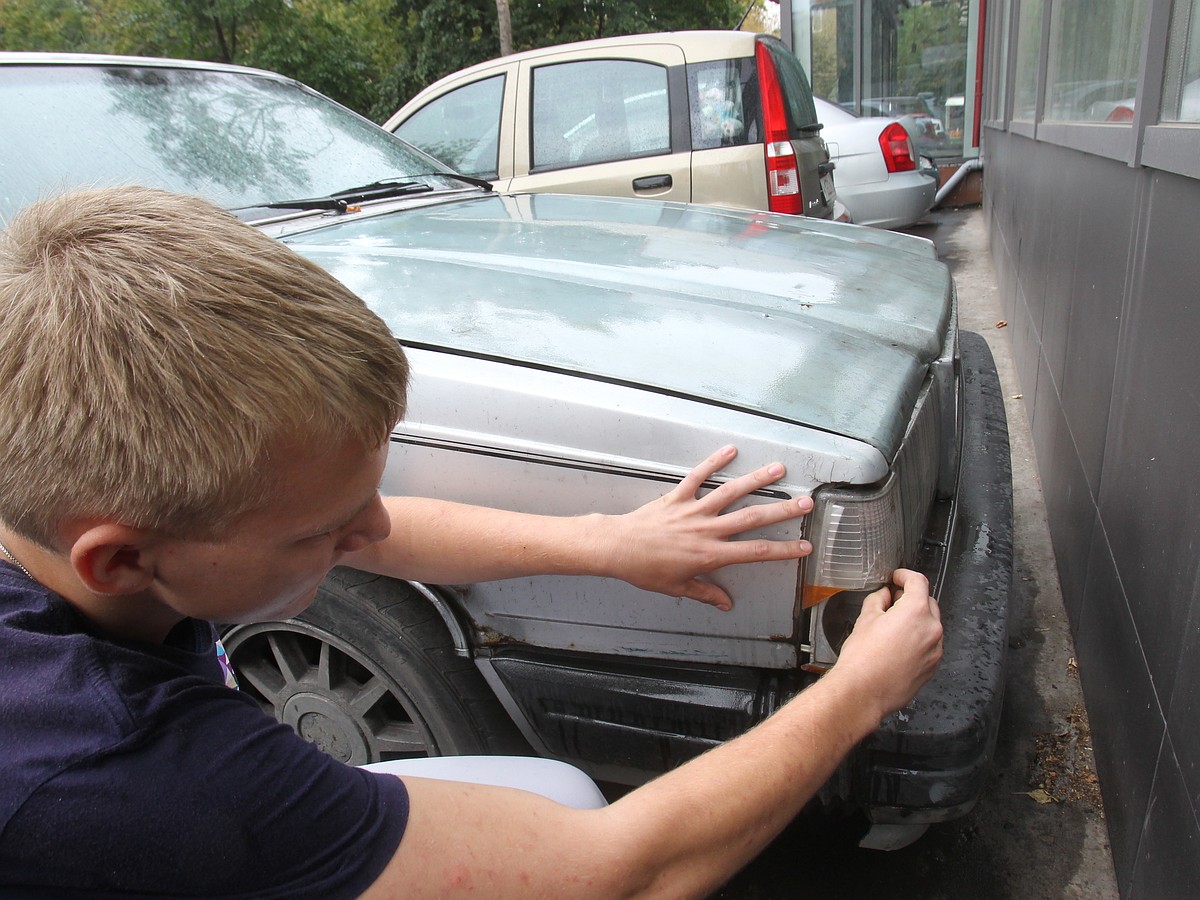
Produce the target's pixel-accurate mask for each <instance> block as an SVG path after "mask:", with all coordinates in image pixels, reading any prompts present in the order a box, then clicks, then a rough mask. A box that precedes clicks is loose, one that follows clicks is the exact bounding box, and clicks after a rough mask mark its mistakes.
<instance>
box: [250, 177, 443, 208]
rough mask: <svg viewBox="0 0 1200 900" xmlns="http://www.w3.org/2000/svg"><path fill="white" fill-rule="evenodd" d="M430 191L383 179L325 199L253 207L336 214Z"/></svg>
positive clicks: (419, 185)
mask: <svg viewBox="0 0 1200 900" xmlns="http://www.w3.org/2000/svg"><path fill="white" fill-rule="evenodd" d="M432 190H433V188H431V187H430V186H429V185H427V184H425V183H423V182H420V181H400V180H399V179H395V178H385V179H383V180H381V181H372V182H371V183H370V184H364V185H361V186H359V187H352V188H346V189H345V190H342V191H336V192H335V193H332V194H329V195H328V196H326V197H308V198H305V199H300V200H280V201H279V202H277V203H256V204H255V207H257V208H259V209H332V210H336V211H337V212H345V211H346V209H347V207H349V206H351V205H352V204H355V203H365V202H367V201H368V200H386V199H388V198H389V197H404V196H406V195H408V194H425V193H428V192H429V191H432Z"/></svg>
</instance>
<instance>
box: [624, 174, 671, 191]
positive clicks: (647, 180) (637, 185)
mask: <svg viewBox="0 0 1200 900" xmlns="http://www.w3.org/2000/svg"><path fill="white" fill-rule="evenodd" d="M671 184H672V182H671V176H670V175H647V176H645V177H644V178H635V179H633V189H634V190H635V191H660V190H666V189H667V188H669V187H670V186H671Z"/></svg>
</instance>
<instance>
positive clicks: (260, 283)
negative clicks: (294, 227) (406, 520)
mask: <svg viewBox="0 0 1200 900" xmlns="http://www.w3.org/2000/svg"><path fill="white" fill-rule="evenodd" d="M407 380H408V366H407V363H406V361H405V358H404V354H403V351H402V350H401V349H400V347H399V345H398V344H397V342H396V340H395V339H394V338H393V337H392V335H391V333H390V332H389V330H388V327H387V326H386V325H385V324H384V323H383V321H382V320H380V319H379V317H378V316H376V315H375V314H374V313H373V312H371V311H370V310H369V309H368V308H367V307H366V305H365V304H364V303H363V302H362V300H360V299H359V298H358V297H357V296H355V295H354V294H353V293H351V292H350V291H349V290H348V289H347V288H345V287H344V286H343V285H342V284H340V283H339V282H338V281H336V280H335V279H334V278H333V277H332V276H330V275H329V274H328V273H327V272H325V271H324V270H322V269H321V268H319V267H318V266H316V265H314V264H313V263H311V262H309V261H307V260H305V259H303V258H302V257H300V256H298V255H296V254H295V253H293V252H292V251H291V250H289V249H288V248H286V247H285V246H283V245H282V244H280V243H278V242H276V241H274V240H272V239H270V238H268V237H266V236H265V235H263V234H261V233H259V232H257V231H255V230H254V229H253V228H250V227H249V226H247V225H244V224H242V223H241V222H239V221H237V220H236V219H235V218H234V217H233V216H231V215H230V214H228V213H226V212H225V211H224V210H221V209H219V208H218V207H216V206H213V205H212V204H210V203H208V202H207V201H204V200H201V199H199V198H196V197H186V196H180V195H175V194H170V193H167V192H165V191H158V190H151V189H147V188H130V187H122V188H112V189H95V190H85V191H79V192H76V193H73V194H68V195H64V196H61V197H58V198H55V199H49V200H44V201H41V202H39V203H36V204H34V205H32V206H30V207H29V208H27V209H26V210H25V211H23V212H22V213H21V214H19V215H18V216H17V217H16V218H15V219H14V220H13V222H12V223H11V224H10V225H9V227H8V228H7V229H6V230H5V232H4V233H3V235H2V236H0V519H2V520H3V521H4V522H6V523H7V524H8V525H9V526H10V527H12V528H13V529H14V530H16V531H17V532H18V533H20V534H22V535H25V536H26V537H28V538H29V539H31V540H34V541H36V542H38V543H39V544H42V545H43V546H46V547H54V546H55V543H56V535H57V533H58V529H59V527H60V526H61V524H62V523H63V522H64V521H65V520H67V519H68V518H92V517H96V518H104V519H114V520H119V521H121V522H123V523H125V524H130V525H134V526H136V527H142V528H152V529H158V530H162V531H165V532H170V533H174V534H179V535H185V536H208V535H213V534H216V533H218V532H219V531H220V530H221V529H222V528H225V527H227V526H228V525H229V524H231V523H232V522H234V521H235V520H236V519H237V518H239V517H240V516H241V515H243V514H245V513H246V512H249V511H250V510H251V509H253V508H255V506H256V505H257V504H259V503H261V502H262V498H263V497H264V495H265V492H266V491H267V490H269V488H270V484H269V482H270V477H269V473H270V471H271V469H270V466H269V465H267V462H268V459H267V457H268V455H269V454H270V453H271V452H272V449H278V448H279V447H280V446H281V445H282V444H283V443H284V442H287V441H288V440H289V439H292V440H295V441H298V442H304V441H313V442H320V441H329V440H341V439H344V438H354V439H356V440H358V441H361V442H362V443H363V445H364V446H366V447H369V448H372V449H373V448H374V447H378V446H380V445H381V444H382V443H383V442H384V441H386V440H387V438H388V434H389V433H390V430H391V428H392V427H393V426H394V425H395V423H396V422H397V421H398V420H399V419H400V418H401V416H402V415H403V413H404V403H405V391H406V388H407ZM264 475H265V476H266V477H264Z"/></svg>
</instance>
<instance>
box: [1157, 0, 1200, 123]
mask: <svg viewBox="0 0 1200 900" xmlns="http://www.w3.org/2000/svg"><path fill="white" fill-rule="evenodd" d="M1197 5H1198V4H1197V3H1196V0H1176V2H1175V7H1174V9H1173V10H1172V12H1171V35H1170V42H1169V44H1168V46H1167V65H1166V72H1165V75H1164V77H1163V96H1162V121H1164V122H1200V9H1197Z"/></svg>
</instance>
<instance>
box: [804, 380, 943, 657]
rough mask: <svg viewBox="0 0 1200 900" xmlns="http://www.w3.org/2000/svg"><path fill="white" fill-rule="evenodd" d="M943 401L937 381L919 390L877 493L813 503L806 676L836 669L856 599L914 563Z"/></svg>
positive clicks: (847, 490) (932, 486) (829, 492)
mask: <svg viewBox="0 0 1200 900" xmlns="http://www.w3.org/2000/svg"><path fill="white" fill-rule="evenodd" d="M942 393H943V392H942V391H941V390H939V389H938V387H937V381H936V379H930V380H929V381H928V382H927V383H926V387H925V390H924V391H923V392H922V395H921V397H920V398H919V400H918V405H917V409H916V410H915V411H914V414H913V418H912V421H911V424H910V427H909V430H908V433H907V434H906V435H905V437H904V441H903V442H902V444H901V447H900V451H899V453H897V455H896V459H895V462H894V463H893V465H892V470H891V473H890V474H889V475H888V477H887V479H886V480H885V481H884V482H883V483H882V485H875V486H870V487H861V488H860V487H846V486H841V487H829V488H822V489H819V490H818V491H816V492H815V493H814V495H813V503H814V506H813V511H812V513H811V515H810V519H809V540H810V541H811V542H812V545H813V551H812V553H811V554H810V555H809V557H808V559H807V561H806V564H805V575H804V583H803V587H802V595H801V601H802V605H803V606H804V608H805V609H808V610H810V616H809V647H808V648H807V649H808V650H809V651H810V657H809V663H808V664H807V665H805V666H804V667H803V668H805V669H806V670H809V671H816V672H823V671H825V670H827V669H828V668H829V667H830V666H832V665H833V664H834V662H836V661H837V656H838V652H839V651H840V650H841V646H842V643H843V642H844V641H845V639H846V637H847V636H848V635H849V633H850V629H851V628H852V627H853V625H854V621H855V619H856V618H857V617H858V612H859V610H861V609H862V602H863V599H864V598H865V597H866V596H867V594H869V593H870V592H871V591H873V590H875V589H877V588H879V587H880V586H881V585H883V584H886V583H887V582H888V581H889V580H890V577H891V573H892V571H893V570H894V569H896V568H897V567H898V566H903V565H906V564H909V563H911V562H912V561H913V560H914V559H916V557H917V552H918V550H919V549H920V547H921V542H922V540H923V538H924V535H925V530H926V526H927V523H928V520H929V513H930V510H931V508H932V506H933V502H934V498H935V496H936V495H937V494H938V475H939V470H940V466H939V460H940V459H941V458H942V455H943V441H942V429H943V416H942V406H943V402H942V400H941V396H942ZM951 421H953V420H951Z"/></svg>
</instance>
